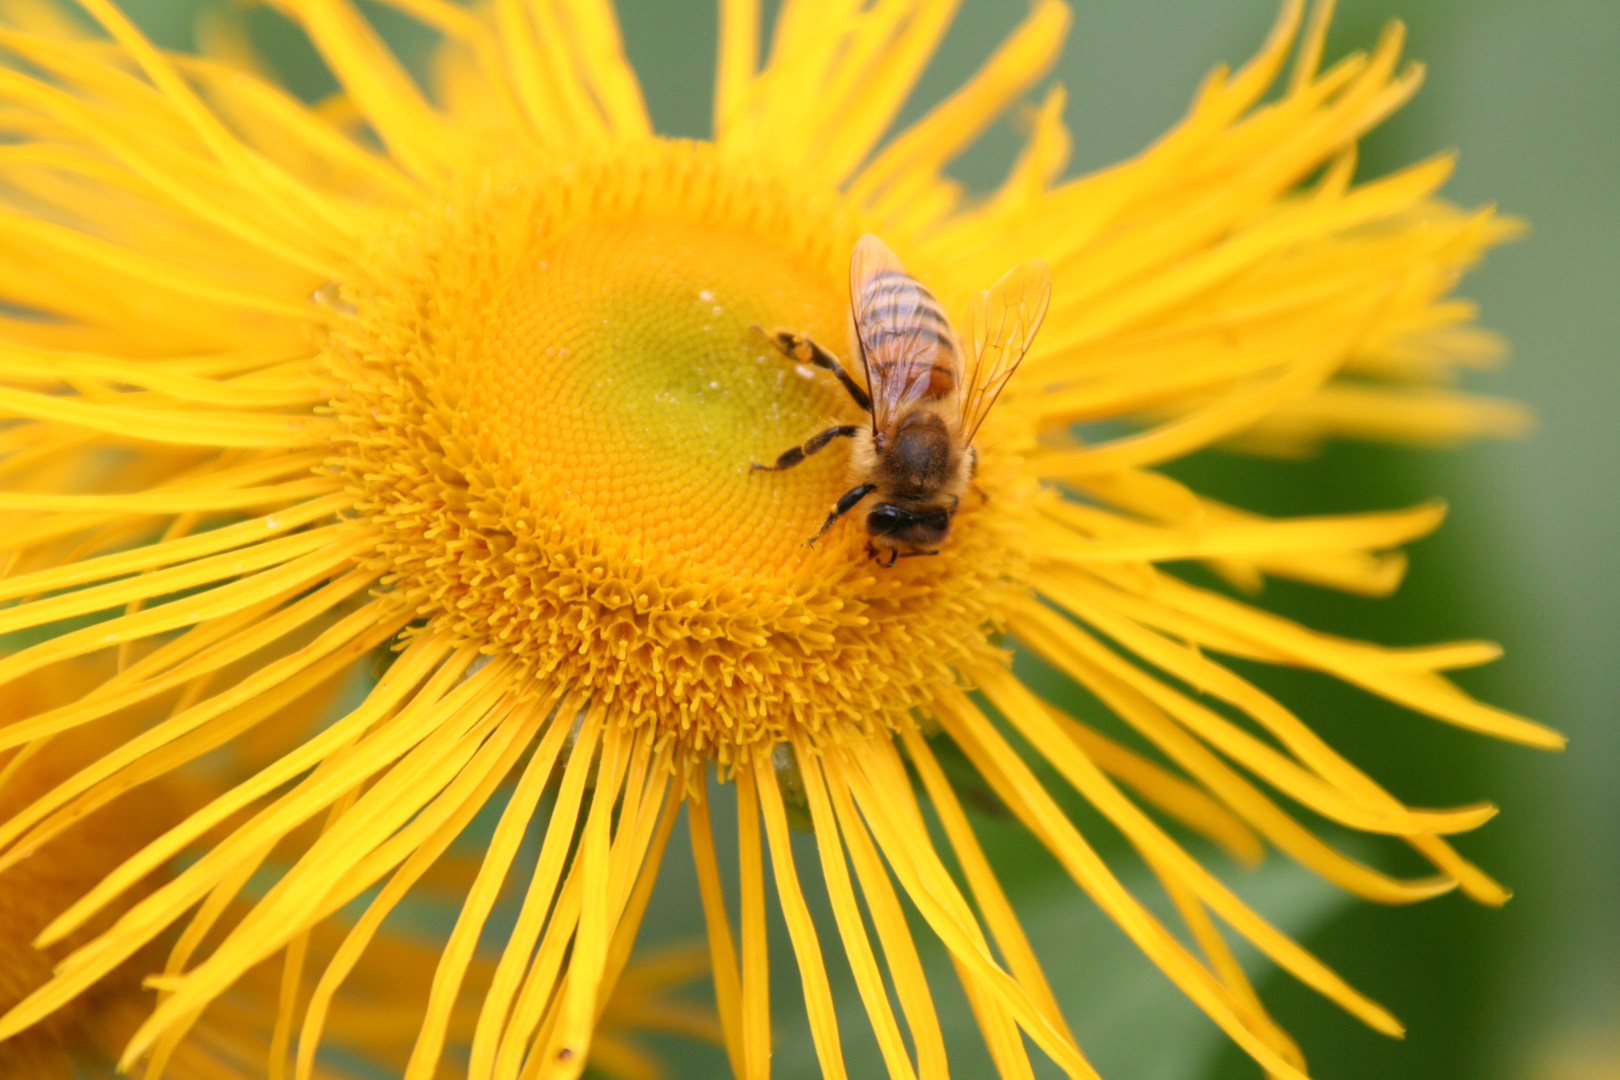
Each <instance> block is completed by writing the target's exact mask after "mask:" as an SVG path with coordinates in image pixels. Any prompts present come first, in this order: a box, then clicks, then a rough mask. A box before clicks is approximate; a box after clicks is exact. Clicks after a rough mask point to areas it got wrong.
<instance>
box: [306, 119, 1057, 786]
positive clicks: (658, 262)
mask: <svg viewBox="0 0 1620 1080" xmlns="http://www.w3.org/2000/svg"><path fill="white" fill-rule="evenodd" d="M859 231H860V230H859V229H858V228H857V227H856V224H855V223H854V222H852V221H851V220H850V219H849V217H848V216H847V215H846V214H845V213H844V212H843V211H842V210H841V209H840V207H839V205H838V204H836V203H829V202H827V201H826V200H825V198H824V197H823V198H819V199H818V197H816V196H814V195H807V194H804V193H802V192H798V191H796V190H795V189H794V188H793V187H792V186H791V184H788V183H783V182H778V181H773V180H770V179H768V178H761V177H759V176H756V175H752V174H751V173H750V172H748V171H747V170H743V169H738V168H737V167H735V166H733V165H730V164H727V163H723V162H721V161H719V160H717V158H716V157H715V155H714V153H713V151H712V149H711V148H706V147H702V146H699V145H695V144H682V143H647V144H642V145H639V146H636V147H632V148H630V149H628V150H625V151H622V152H620V153H619V154H617V155H615V156H612V157H608V158H604V159H602V160H600V161H598V162H595V163H591V164H586V165H570V166H567V167H564V168H555V167H547V166H546V165H545V164H543V163H540V162H530V163H523V165H522V166H514V167H511V168H508V169H505V170H503V171H501V172H499V173H498V174H495V173H491V174H486V175H481V176H478V177H474V178H471V179H469V180H467V181H466V182H464V183H463V184H462V185H460V186H459V187H456V188H454V189H452V190H450V191H449V192H447V193H443V194H441V195H440V196H439V197H438V198H436V199H435V200H434V201H433V202H432V203H431V204H430V205H429V206H427V207H425V208H423V209H421V210H420V211H419V212H417V213H416V214H413V215H410V216H406V217H403V218H402V219H401V220H400V221H398V222H396V223H395V226H394V227H393V228H392V229H391V230H390V231H388V232H387V233H386V234H384V235H382V236H379V237H378V238H377V240H376V242H375V244H374V245H373V247H372V248H371V250H369V251H368V252H366V253H365V255H364V257H363V258H362V259H361V260H360V261H359V262H358V266H359V267H360V269H358V270H357V271H356V272H355V273H354V275H353V276H352V277H351V278H350V279H347V280H345V281H344V282H342V293H343V296H344V297H345V299H347V300H348V301H350V302H352V303H353V305H354V307H355V313H354V314H353V315H352V316H341V315H340V316H337V317H335V318H334V323H333V327H332V337H331V341H330V343H329V345H328V350H327V351H328V356H329V360H330V362H331V364H332V366H333V368H334V371H335V373H336V375H337V376H338V378H337V386H338V390H337V404H338V412H339V417H340V419H341V421H342V422H343V426H344V435H343V436H342V437H341V438H340V439H339V443H338V448H339V451H340V455H341V458H340V460H341V464H342V466H343V467H344V469H345V470H346V472H347V473H348V475H349V476H350V478H351V481H352V483H353V485H354V486H355V488H356V489H357V490H358V491H359V492H360V495H361V503H360V509H361V512H362V514H363V515H364V516H365V517H366V518H367V519H368V520H369V521H370V522H371V523H372V525H373V526H374V527H375V529H376V531H377V534H378V541H377V545H376V548H375V554H374V557H373V558H374V562H375V564H376V565H378V566H380V567H382V568H384V569H386V570H387V571H389V577H388V578H387V579H386V580H387V581H388V583H389V585H390V586H391V587H392V588H393V589H394V590H395V592H396V594H397V595H399V596H400V598H401V599H402V601H403V602H406V603H409V604H411V605H412V606H413V607H414V608H415V609H416V610H417V611H419V612H420V613H421V614H423V615H425V616H427V617H428V618H429V620H430V622H431V623H432V624H433V625H434V626H436V627H438V628H441V629H446V628H448V629H453V630H454V631H455V632H457V633H459V634H460V635H462V636H464V637H465V638H466V639H468V640H470V641H474V642H477V643H479V644H481V645H482V646H483V647H484V648H485V649H486V650H487V651H489V652H492V653H508V654H512V655H515V656H517V657H518V658H519V659H520V660H522V661H524V663H525V665H526V670H527V672H528V675H526V676H525V678H528V679H531V680H545V681H547V682H548V683H549V684H550V685H552V686H555V685H557V683H559V682H560V683H563V684H566V685H569V686H573V687H576V688H578V689H579V690H581V691H582V692H584V693H587V694H589V695H590V696H591V697H593V698H594V699H596V700H599V701H608V702H613V703H617V704H618V705H619V706H621V707H622V712H621V714H620V716H621V719H622V720H623V721H624V722H627V723H634V724H642V725H650V726H653V727H655V728H657V729H658V730H660V731H663V732H668V733H673V734H677V735H678V736H679V737H680V738H681V739H682V740H683V744H684V745H685V747H686V748H687V749H688V751H689V752H690V754H691V755H692V756H693V758H694V759H695V758H700V757H707V756H710V755H716V754H717V755H718V756H720V757H721V758H723V759H729V758H730V757H731V756H732V755H733V754H735V753H737V752H739V751H750V752H751V751H752V750H753V749H758V748H761V747H768V746H770V745H771V744H773V743H775V742H777V741H779V740H781V739H782V738H785V737H787V736H788V735H790V734H793V733H801V734H808V735H810V736H811V737H814V738H835V739H836V738H840V737H842V734H843V733H848V732H857V731H870V730H871V729H872V728H873V727H874V726H883V725H886V724H892V723H894V722H896V721H897V720H898V719H899V718H900V717H901V716H903V715H904V714H905V712H906V711H907V710H908V709H910V708H912V707H913V706H915V705H917V704H919V703H921V702H923V701H925V700H927V698H928V697H930V696H931V695H932V694H933V692H934V691H935V690H937V688H938V686H939V685H940V684H941V683H943V682H946V681H950V680H952V679H953V678H954V674H953V669H954V667H955V665H957V664H958V663H959V662H960V661H961V660H962V659H963V658H964V657H965V656H966V655H967V654H968V653H970V652H973V651H975V650H980V649H983V648H985V645H984V633H983V627H984V626H985V624H986V622H987V621H988V619H989V616H990V613H991V612H992V611H994V610H995V606H994V605H995V604H996V603H997V602H998V596H999V595H1000V592H1001V590H1002V589H1004V588H1006V587H1007V586H1006V584H1005V583H1006V581H1007V580H1008V578H1009V577H1012V576H1015V573H1016V567H1017V566H1018V565H1019V563H1020V557H1019V555H1018V554H1017V553H1018V551H1019V549H1020V540H1019V536H1020V533H1021V523H1022V522H1023V521H1024V520H1026V517H1025V515H1026V514H1027V503H1028V500H1029V497H1030V495H1031V492H1032V490H1033V488H1032V484H1031V483H1030V481H1029V480H1028V479H1027V477H1026V476H1025V475H1024V473H1023V471H1022V469H1021V467H1020V465H1019V459H1018V458H1017V457H1016V455H1014V454H1010V453H1009V452H1008V451H1009V449H1010V447H1009V445H1008V442H1007V440H1008V437H1009V436H1008V435H1007V432H1009V431H1014V430H1016V428H1017V426H1018V425H1016V424H1013V425H1010V426H1009V425H1001V426H1000V428H999V429H1000V430H1001V431H1002V435H1000V436H990V435H988V434H981V437H980V439H979V443H978V445H979V449H980V451H981V458H982V464H981V471H980V481H979V482H980V483H981V484H982V485H983V487H984V488H985V490H986V491H988V492H993V493H994V494H993V496H992V498H993V500H994V513H991V512H988V510H987V509H986V508H985V507H984V506H982V505H975V506H974V507H971V508H965V509H964V510H963V512H961V513H959V514H958V515H957V519H956V521H955V523H954V525H953V529H952V533H951V536H950V538H949V541H948V543H947V544H946V545H945V550H944V551H943V552H942V554H940V555H938V556H930V557H927V558H918V559H910V560H906V561H904V562H902V563H900V564H899V565H897V566H895V567H893V568H880V567H878V566H876V565H875V564H874V563H873V562H872V561H871V560H869V559H868V558H867V557H866V553H865V549H866V539H867V537H866V533H865V530H864V528H863V525H862V515H860V514H859V513H858V512H857V513H856V514H853V515H851V516H850V518H849V519H848V520H847V521H845V522H843V523H841V524H840V525H839V526H838V527H837V528H835V529H834V530H833V531H832V532H830V533H829V534H828V535H827V536H826V537H825V538H824V539H823V541H822V542H820V543H818V544H817V545H816V546H815V547H806V546H805V544H804V541H805V540H806V538H807V537H809V536H811V535H812V534H813V533H814V532H815V531H816V529H817V528H818V527H819V526H820V524H821V521H822V520H823V519H824V518H825V517H826V514H827V511H828V510H829V508H830V507H831V505H832V503H833V501H834V500H835V499H836V498H837V497H838V496H839V495H840V494H841V493H842V492H843V491H844V490H845V489H847V488H848V487H849V486H850V484H851V483H852V482H853V479H852V477H851V476H850V463H849V451H848V448H847V444H843V443H835V444H834V445H833V446H831V447H829V448H828V449H827V450H826V451H824V452H823V453H822V454H820V455H818V456H816V457H814V458H812V459H810V460H808V461H806V462H805V463H804V464H802V465H800V466H799V467H797V468H794V469H791V470H788V471H784V472H767V473H762V472H755V471H753V470H751V469H750V468H749V465H750V463H751V462H755V461H762V462H764V461H772V460H774V459H775V457H776V455H778V454H779V453H781V452H782V451H783V450H785V449H787V448H788V447H789V446H794V445H797V444H799V443H801V442H803V441H804V440H805V439H807V438H808V437H810V436H811V435H813V434H815V433H816V432H818V431H820V430H822V429H823V428H825V427H827V426H828V425H830V424H833V423H839V422H843V423H849V422H857V421H858V420H859V418H860V412H859V410H858V408H857V407H856V406H855V405H854V404H853V403H852V402H851V401H850V400H849V397H848V395H847V394H846V393H845V392H844V391H843V389H842V388H841V387H839V386H838V385H837V383H836V382H835V381H833V379H832V378H831V377H830V376H829V375H828V374H827V373H825V372H821V371H814V370H811V369H807V368H803V367H801V366H799V365H796V364H795V363H794V362H793V361H791V360H789V359H788V358H786V357H785V356H782V355H781V354H779V353H778V352H776V351H775V350H774V349H773V348H771V347H770V346H769V345H767V344H766V342H765V341H764V340H763V339H762V337H761V336H760V335H759V334H758V333H757V332H754V331H753V329H752V328H753V327H755V326H759V327H763V328H765V329H776V328H788V329H792V330H795V331H798V332H800V333H805V334H809V335H810V336H812V337H814V338H816V339H817V340H819V341H821V342H823V343H824V344H826V345H827V346H828V347H829V348H831V349H833V350H834V351H836V352H839V353H842V352H843V351H844V350H845V347H846V345H845V335H846V333H847V331H846V326H847V320H848V292H847V285H846V284H845V275H846V267H847V263H848V259H849V250H850V247H851V245H852V244H853V241H854V237H855V236H856V235H858V233H859ZM990 431H991V428H990V427H987V428H986V429H985V432H986V433H989V432H990Z"/></svg>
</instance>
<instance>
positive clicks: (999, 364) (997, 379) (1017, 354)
mask: <svg viewBox="0 0 1620 1080" xmlns="http://www.w3.org/2000/svg"><path fill="white" fill-rule="evenodd" d="M1051 299H1052V273H1051V271H1050V270H1048V269H1047V267H1046V263H1045V262H1044V261H1043V260H1041V259H1031V260H1029V261H1028V262H1024V263H1019V264H1018V265H1017V266H1015V267H1013V268H1012V269H1011V270H1009V271H1007V272H1006V273H1005V274H1003V275H1002V277H1001V280H1000V281H998V282H996V283H995V284H994V285H992V286H991V287H990V288H988V289H986V290H985V291H984V292H981V293H980V294H979V296H978V299H977V300H975V301H974V303H973V306H972V308H971V309H970V311H969V315H970V319H971V326H970V334H969V341H970V342H971V359H970V360H969V361H968V372H967V378H965V379H963V380H961V382H959V383H958V384H957V393H958V394H959V395H960V398H959V401H958V406H959V414H958V415H959V416H960V417H961V421H962V432H963V441H964V442H972V441H973V436H974V433H975V432H977V431H978V430H979V425H980V424H982V423H984V418H985V416H986V415H987V414H988V413H989V412H990V406H992V405H994V404H995V403H996V398H997V397H999V396H1000V395H1001V391H1002V388H1003V387H1005V386H1006V385H1007V380H1008V379H1010V378H1012V375H1013V372H1015V371H1017V370H1018V365H1019V363H1021V362H1022V361H1023V359H1024V354H1025V353H1026V352H1028V351H1029V346H1030V343H1031V342H1033V341H1034V340H1035V332H1036V331H1037V330H1039V329H1040V328H1041V320H1043V319H1044V318H1046V308H1047V305H1048V304H1049V303H1050V302H1051Z"/></svg>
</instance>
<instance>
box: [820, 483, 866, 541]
mask: <svg viewBox="0 0 1620 1080" xmlns="http://www.w3.org/2000/svg"><path fill="white" fill-rule="evenodd" d="M876 490H877V485H876V484H861V485H860V486H859V487H852V488H850V489H849V490H848V491H846V492H844V494H843V495H842V496H841V497H840V498H839V500H838V501H837V502H835V503H833V508H832V513H830V514H828V515H827V520H826V521H824V522H822V523H821V528H820V529H818V530H816V535H814V536H812V537H811V538H810V539H808V540H806V541H805V542H804V546H805V547H809V546H810V545H811V544H814V543H815V542H816V541H817V540H820V539H821V538H822V537H823V536H825V535H826V534H827V530H828V529H830V528H832V527H833V522H835V521H837V520H838V519H839V518H841V517H843V516H844V515H845V514H847V513H849V512H850V511H851V510H853V509H855V504H856V503H858V502H860V501H861V500H862V499H864V498H866V497H867V496H868V495H870V494H872V492H874V491H876Z"/></svg>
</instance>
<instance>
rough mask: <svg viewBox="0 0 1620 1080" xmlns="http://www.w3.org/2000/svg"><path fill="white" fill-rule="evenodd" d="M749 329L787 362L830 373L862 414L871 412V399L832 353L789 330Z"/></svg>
mask: <svg viewBox="0 0 1620 1080" xmlns="http://www.w3.org/2000/svg"><path fill="white" fill-rule="evenodd" d="M751 329H753V330H754V331H756V332H758V333H759V334H760V335H761V336H763V337H764V338H765V340H767V341H769V342H770V343H771V344H772V345H774V346H775V347H776V348H777V350H778V351H780V352H781V353H782V355H783V356H786V357H787V358H788V359H789V360H797V361H798V362H799V363H801V364H814V365H816V367H818V368H825V369H826V370H827V371H830V372H832V373H833V375H835V376H836V377H837V379H838V381H839V382H841V383H843V384H844V389H845V390H848V391H849V396H850V397H852V398H854V399H855V404H857V405H859V406H860V407H861V410H862V411H863V412H871V411H872V399H871V398H870V397H868V396H867V394H866V391H865V390H863V389H861V384H860V383H858V382H856V381H855V380H854V379H852V378H850V374H849V372H847V371H845V370H844V365H842V364H840V363H839V362H838V358H837V357H836V356H834V355H833V354H832V353H830V352H828V351H827V350H826V349H823V348H822V347H821V346H820V345H817V344H816V343H815V342H814V341H811V340H810V339H809V338H807V337H804V336H803V335H801V334H795V333H793V332H792V331H791V330H778V331H776V332H775V333H771V332H769V331H766V330H762V329H760V328H759V327H757V326H755V327H752V328H751Z"/></svg>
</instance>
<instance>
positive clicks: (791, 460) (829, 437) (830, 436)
mask: <svg viewBox="0 0 1620 1080" xmlns="http://www.w3.org/2000/svg"><path fill="white" fill-rule="evenodd" d="M859 430H860V428H858V427H856V426H855V425H854V424H835V425H834V426H832V427H830V428H828V429H827V430H826V431H821V432H817V433H816V434H814V435H812V436H810V438H808V439H806V440H805V442H804V445H803V446H791V447H789V448H788V449H786V450H784V451H782V453H781V455H780V456H779V457H778V458H777V459H776V464H774V465H761V464H760V463H759V462H757V461H756V462H754V463H753V465H752V467H753V468H755V469H759V470H760V471H761V472H780V471H781V470H782V469H791V468H793V466H795V465H797V464H798V463H799V462H801V461H803V460H804V459H805V458H807V457H809V456H810V455H811V454H814V453H815V452H816V451H818V450H820V449H821V448H822V447H824V446H826V445H827V444H828V443H830V442H832V441H833V440H834V439H847V438H849V437H850V436H852V435H854V434H855V433H856V432H857V431H859Z"/></svg>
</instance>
